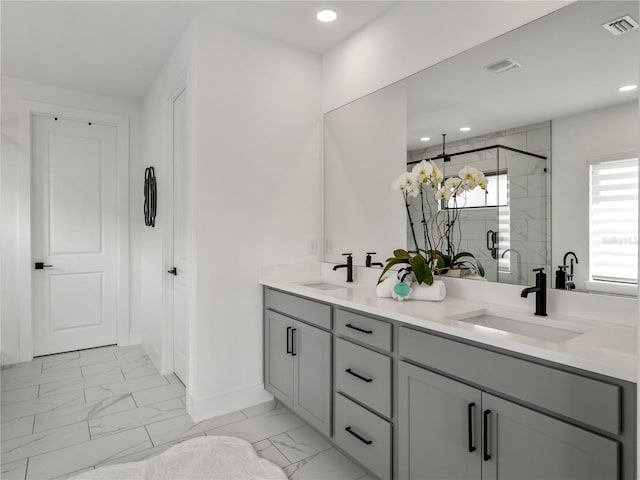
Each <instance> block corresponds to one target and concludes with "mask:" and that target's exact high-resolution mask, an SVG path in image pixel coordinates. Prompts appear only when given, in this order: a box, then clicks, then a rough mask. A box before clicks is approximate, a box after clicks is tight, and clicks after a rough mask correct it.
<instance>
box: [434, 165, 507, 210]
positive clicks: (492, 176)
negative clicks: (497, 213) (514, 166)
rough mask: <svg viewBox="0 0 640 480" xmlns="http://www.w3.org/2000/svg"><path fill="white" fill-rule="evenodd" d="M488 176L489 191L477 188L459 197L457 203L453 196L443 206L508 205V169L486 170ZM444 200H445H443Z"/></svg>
mask: <svg viewBox="0 0 640 480" xmlns="http://www.w3.org/2000/svg"><path fill="white" fill-rule="evenodd" d="M485 176H486V177H487V191H486V192H485V191H484V190H482V189H481V188H475V189H473V190H471V191H470V192H466V194H465V196H461V198H458V200H457V205H456V201H455V199H454V198H453V197H451V198H450V199H449V203H448V204H443V206H442V208H477V207H497V206H508V205H509V201H508V189H507V186H508V185H509V179H508V177H507V172H506V171H501V172H490V173H489V172H485ZM443 202H444V201H443Z"/></svg>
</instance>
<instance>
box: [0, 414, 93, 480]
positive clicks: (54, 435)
mask: <svg viewBox="0 0 640 480" xmlns="http://www.w3.org/2000/svg"><path fill="white" fill-rule="evenodd" d="M88 440H89V426H88V425H87V422H82V423H76V424H74V425H66V426H64V427H60V428H55V429H53V430H47V431H45V432H38V433H32V434H31V435H25V436H23V437H18V438H13V439H11V440H3V441H2V463H7V462H14V461H16V460H22V459H23V458H28V457H32V456H34V455H40V454H41V453H45V452H50V451H51V450H57V449H59V448H62V447H66V446H69V445H75V444H78V443H82V442H87V441H88ZM76 470H77V469H76ZM62 473H64V472H62Z"/></svg>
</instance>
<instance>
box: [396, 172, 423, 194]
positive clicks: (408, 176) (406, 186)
mask: <svg viewBox="0 0 640 480" xmlns="http://www.w3.org/2000/svg"><path fill="white" fill-rule="evenodd" d="M391 188H393V189H394V190H400V191H401V192H404V193H406V194H407V195H411V196H412V197H417V196H418V194H419V193H420V185H419V184H418V177H417V176H416V175H414V174H413V173H412V172H404V173H402V174H401V175H400V176H399V177H398V178H397V179H396V180H395V182H393V184H391Z"/></svg>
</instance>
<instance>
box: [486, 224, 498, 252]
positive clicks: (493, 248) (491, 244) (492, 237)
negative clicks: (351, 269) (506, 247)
mask: <svg viewBox="0 0 640 480" xmlns="http://www.w3.org/2000/svg"><path fill="white" fill-rule="evenodd" d="M487 250H489V251H490V252H491V258H493V259H496V258H498V232H494V231H493V230H489V231H487Z"/></svg>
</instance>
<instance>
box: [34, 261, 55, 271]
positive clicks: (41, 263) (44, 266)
mask: <svg viewBox="0 0 640 480" xmlns="http://www.w3.org/2000/svg"><path fill="white" fill-rule="evenodd" d="M51 267H53V265H46V264H45V263H44V262H36V266H35V268H36V270H42V269H44V268H51Z"/></svg>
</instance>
